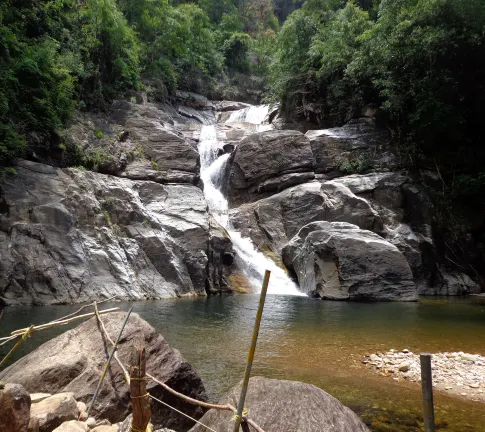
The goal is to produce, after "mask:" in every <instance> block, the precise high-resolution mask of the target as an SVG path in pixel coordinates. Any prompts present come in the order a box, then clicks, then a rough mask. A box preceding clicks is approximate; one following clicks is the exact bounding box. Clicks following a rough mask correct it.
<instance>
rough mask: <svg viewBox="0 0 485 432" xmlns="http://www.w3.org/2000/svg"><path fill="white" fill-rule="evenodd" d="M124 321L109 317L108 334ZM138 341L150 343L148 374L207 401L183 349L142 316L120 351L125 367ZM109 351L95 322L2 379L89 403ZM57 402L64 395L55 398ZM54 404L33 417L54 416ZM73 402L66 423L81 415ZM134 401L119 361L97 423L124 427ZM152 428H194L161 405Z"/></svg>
mask: <svg viewBox="0 0 485 432" xmlns="http://www.w3.org/2000/svg"><path fill="white" fill-rule="evenodd" d="M124 317H125V313H124V312H116V313H111V314H106V315H103V321H104V323H105V326H106V330H107V332H108V333H109V334H110V335H111V337H112V338H115V337H116V335H117V334H118V332H119V330H120V326H121V323H122V321H123V319H124ZM135 339H142V340H144V341H145V343H146V350H147V366H146V368H147V372H148V373H150V374H152V375H154V376H156V377H157V378H159V379H160V380H161V381H163V382H165V383H166V384H167V385H169V386H171V387H172V388H174V389H175V390H177V391H179V392H181V393H183V394H186V395H188V396H191V397H193V398H196V399H200V400H205V399H206V394H205V389H204V385H203V383H202V381H201V379H200V377H199V376H198V375H197V374H196V372H195V371H194V370H193V369H192V367H191V366H190V365H189V364H188V363H187V362H186V361H185V360H184V359H183V357H182V356H181V354H180V353H179V352H178V351H177V350H175V349H172V348H170V347H169V346H168V344H167V342H166V341H165V339H164V338H163V336H162V335H161V334H159V333H157V332H156V331H155V329H153V327H151V326H150V325H149V324H148V323H147V322H146V321H144V320H142V319H141V318H140V317H139V316H138V315H137V314H132V315H131V316H130V319H129V320H128V324H127V325H126V327H125V330H124V332H123V337H122V339H121V342H120V345H119V348H118V355H119V357H120V359H121V360H122V361H123V362H125V363H128V362H129V359H130V355H131V349H132V344H133V341H134V340H135ZM109 352H110V346H109V343H108V344H107V343H106V341H105V340H104V338H103V337H102V336H101V333H100V331H99V329H98V325H97V321H96V319H94V318H93V319H90V320H88V321H86V322H84V323H83V324H81V325H79V326H78V327H76V328H74V329H72V330H69V331H67V332H65V333H63V334H62V335H60V336H58V337H56V338H54V339H52V340H50V341H49V342H47V343H45V344H43V345H41V346H40V347H38V348H37V349H36V350H34V351H33V352H31V353H30V354H28V355H27V356H25V357H23V358H22V359H20V360H19V361H17V362H16V363H14V364H13V365H12V366H10V367H9V368H7V369H6V370H5V371H2V372H1V374H0V375H1V379H2V380H4V381H8V382H15V381H17V382H19V383H21V384H22V385H24V387H25V388H26V389H27V390H29V391H31V392H39V391H45V392H51V393H57V392H72V393H73V394H74V396H75V397H76V399H77V400H79V401H82V402H85V403H88V402H89V401H90V400H91V398H92V394H93V392H94V390H95V388H96V385H97V383H98V380H99V373H100V370H102V368H103V366H104V364H105V363H106V360H107V358H108V355H109ZM147 389H148V391H149V392H150V394H152V395H153V396H155V397H157V398H159V399H163V400H164V401H165V402H167V403H168V404H170V405H172V406H175V407H176V408H177V409H179V410H181V411H183V412H185V413H187V414H189V415H191V416H192V417H196V418H198V417H200V416H201V415H202V413H203V411H202V410H201V409H200V408H198V407H196V406H194V405H191V404H188V403H186V402H184V401H183V400H182V399H179V398H176V397H174V396H172V395H171V394H170V393H167V392H166V391H165V390H164V389H163V388H162V387H161V386H160V385H158V384H155V383H153V382H150V383H149V384H148V386H147ZM72 393H71V394H72ZM57 397H58V395H57V396H52V398H57ZM52 398H49V399H52ZM49 399H46V400H44V401H43V402H40V403H38V404H34V405H32V413H33V414H32V415H37V416H38V415H40V413H45V412H49V410H50V408H49V410H45V409H44V407H45V405H48V404H50V402H49ZM69 400H70V401H71V402H70V405H69V407H70V410H69V416H70V418H62V421H65V420H70V419H74V418H75V417H73V416H72V415H74V416H76V415H77V412H78V411H77V405H76V401H75V400H74V399H73V398H72V396H70V399H69ZM129 401H130V395H129V387H128V385H127V384H126V382H125V380H124V376H123V372H122V371H121V369H120V367H119V366H118V365H117V364H116V362H112V363H111V366H110V369H109V370H108V373H107V375H106V379H105V380H104V381H103V385H102V387H101V390H100V393H99V396H98V398H97V400H96V403H95V404H94V406H93V410H92V411H91V413H92V414H94V415H95V416H96V417H97V418H103V419H108V420H110V421H111V423H115V422H119V421H122V420H123V419H125V418H126V416H127V415H128V413H129V410H130V403H129ZM71 405H72V407H71ZM71 408H72V409H71ZM46 415H47V414H46ZM62 421H60V422H59V423H57V424H56V425H55V426H52V428H51V429H49V431H50V430H52V429H53V428H54V427H57V426H59V425H60V424H61V423H62ZM152 423H153V424H154V425H155V426H156V427H173V426H175V425H177V426H178V428H177V429H178V430H180V431H183V430H187V429H188V428H189V427H190V426H191V422H190V421H188V420H187V419H186V418H185V417H183V416H181V415H179V414H177V413H175V412H174V411H172V410H170V409H168V408H165V407H164V406H163V405H161V404H154V405H153V416H152ZM45 424H46V422H44V425H45ZM49 424H50V423H49ZM42 430H44V431H45V428H44V429H42V427H41V432H42Z"/></svg>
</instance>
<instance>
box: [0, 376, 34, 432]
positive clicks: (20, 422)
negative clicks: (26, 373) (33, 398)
mask: <svg viewBox="0 0 485 432" xmlns="http://www.w3.org/2000/svg"><path fill="white" fill-rule="evenodd" d="M2 387H3V385H2ZM29 421H30V396H29V393H28V392H27V391H26V390H25V388H24V387H23V386H21V385H20V384H6V385H5V386H4V387H3V388H0V432H27V428H28V427H29Z"/></svg>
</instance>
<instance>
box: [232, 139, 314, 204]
mask: <svg viewBox="0 0 485 432" xmlns="http://www.w3.org/2000/svg"><path fill="white" fill-rule="evenodd" d="M290 174H292V175H290ZM309 178H313V170H312V152H311V148H310V142H309V140H308V138H306V137H305V136H304V135H303V134H302V133H301V132H298V131H291V130H284V131H276V130H269V131H265V132H259V133H255V134H252V135H250V136H248V137H246V138H244V139H243V140H242V141H241V142H240V143H239V145H238V147H237V148H236V150H235V154H234V157H233V161H232V166H231V172H230V175H229V195H228V199H229V202H230V204H232V205H234V204H240V203H242V202H246V201H252V200H255V199H257V198H259V197H263V196H264V195H261V194H262V193H263V192H266V193H267V194H268V192H273V191H277V190H278V187H282V186H279V185H280V183H283V184H285V185H286V186H285V187H288V186H290V185H295V184H299V183H303V182H305V181H308V180H309ZM278 179H279V180H278ZM270 180H271V181H270ZM268 181H270V182H269V183H268Z"/></svg>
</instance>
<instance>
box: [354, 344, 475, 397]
mask: <svg viewBox="0 0 485 432" xmlns="http://www.w3.org/2000/svg"><path fill="white" fill-rule="evenodd" d="M362 363H364V364H365V365H367V366H369V367H371V368H372V369H373V370H375V371H376V372H378V373H379V374H381V375H383V376H388V377H392V378H393V379H394V380H395V381H401V380H408V381H414V382H421V367H420V363H419V354H414V353H412V352H410V351H409V350H407V349H403V350H402V351H396V350H393V349H391V350H390V351H388V352H386V353H374V354H368V355H366V356H365V357H364V359H363V360H362ZM431 365H432V369H433V387H435V389H436V390H440V391H445V392H447V393H452V394H457V395H460V396H463V397H466V398H467V399H471V400H474V401H480V402H485V357H484V356H481V355H478V354H468V353H464V352H443V353H435V354H432V358H431Z"/></svg>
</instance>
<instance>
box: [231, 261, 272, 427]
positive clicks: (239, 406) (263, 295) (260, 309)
mask: <svg viewBox="0 0 485 432" xmlns="http://www.w3.org/2000/svg"><path fill="white" fill-rule="evenodd" d="M270 276H271V272H270V271H269V270H266V272H265V274H264V280H263V286H262V288H261V296H260V297H259V306H258V312H257V313H256V321H255V323H254V330H253V338H252V339H251V346H250V348H249V353H248V360H247V362H246V370H245V371H244V379H243V383H242V388H241V396H240V397H239V403H238V404H237V413H236V419H235V425H234V432H239V426H240V425H241V421H242V420H243V418H242V412H243V409H244V402H245V400H246V394H247V392H248V384H249V377H250V376H251V368H252V367H253V360H254V353H255V351H256V343H257V342H258V335H259V327H260V326H261V318H262V316H263V309H264V302H265V300H266V292H267V291H268V283H269V277H270Z"/></svg>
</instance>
